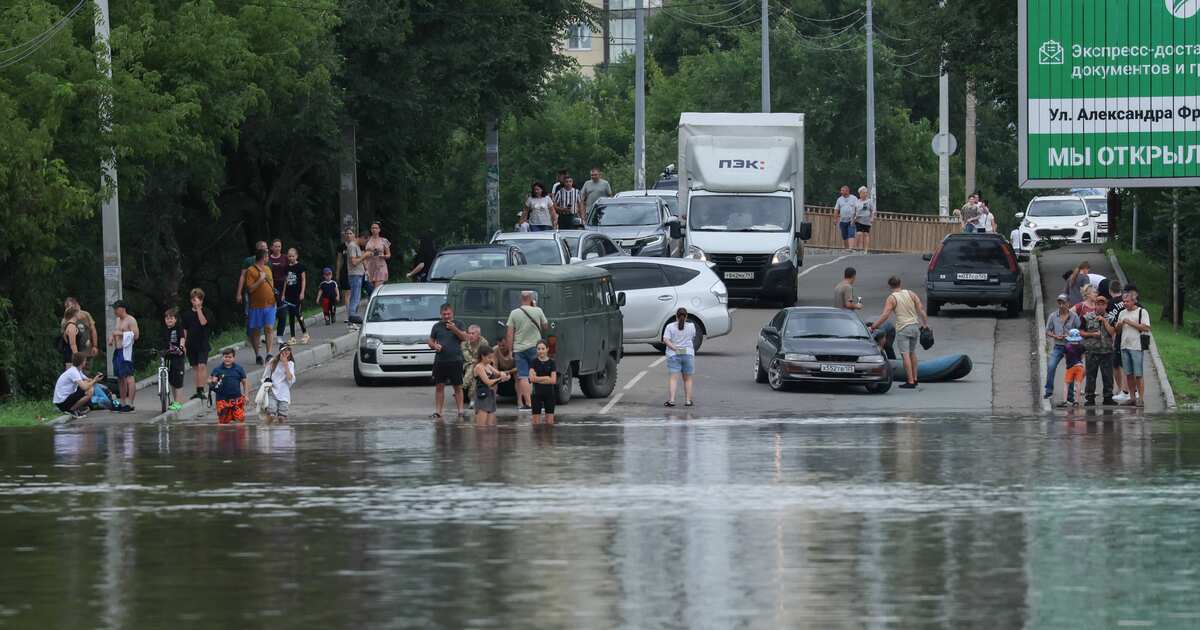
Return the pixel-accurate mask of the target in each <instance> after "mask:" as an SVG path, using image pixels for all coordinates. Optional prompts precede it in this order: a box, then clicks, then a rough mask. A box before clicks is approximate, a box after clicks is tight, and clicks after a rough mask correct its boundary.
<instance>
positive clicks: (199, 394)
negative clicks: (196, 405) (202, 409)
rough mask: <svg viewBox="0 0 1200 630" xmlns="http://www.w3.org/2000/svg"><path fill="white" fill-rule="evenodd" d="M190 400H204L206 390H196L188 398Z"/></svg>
mask: <svg viewBox="0 0 1200 630" xmlns="http://www.w3.org/2000/svg"><path fill="white" fill-rule="evenodd" d="M188 400H204V392H196V393H195V394H192V397H191V398H188Z"/></svg>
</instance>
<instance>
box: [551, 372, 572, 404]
mask: <svg viewBox="0 0 1200 630" xmlns="http://www.w3.org/2000/svg"><path fill="white" fill-rule="evenodd" d="M574 383H575V381H574V377H572V376H571V366H570V365H568V366H566V369H563V370H559V372H558V385H557V386H556V387H555V388H554V394H555V396H556V397H557V399H558V404H560V405H565V404H567V403H569V402H571V391H572V390H573V389H574V387H573V385H574Z"/></svg>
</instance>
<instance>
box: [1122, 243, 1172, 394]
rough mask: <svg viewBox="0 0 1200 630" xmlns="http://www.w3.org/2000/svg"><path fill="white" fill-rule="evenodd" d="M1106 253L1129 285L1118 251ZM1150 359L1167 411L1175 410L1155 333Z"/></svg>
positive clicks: (1151, 344)
mask: <svg viewBox="0 0 1200 630" xmlns="http://www.w3.org/2000/svg"><path fill="white" fill-rule="evenodd" d="M1106 253H1107V254H1108V262H1109V263H1110V264H1111V265H1112V268H1113V271H1114V272H1116V274H1117V280H1120V281H1121V286H1127V285H1128V284H1129V279H1128V278H1126V277H1125V270H1124V269H1121V261H1119V260H1117V255H1116V253H1114V252H1113V250H1111V249H1110V250H1108V251H1107V252H1106ZM1150 360H1151V361H1152V362H1153V363H1154V372H1155V373H1156V374H1157V376H1158V387H1159V389H1161V390H1162V395H1163V404H1164V405H1166V407H1167V411H1175V410H1176V409H1178V406H1177V405H1176V404H1175V390H1174V389H1171V379H1169V378H1167V366H1165V365H1163V362H1162V356H1160V355H1159V354H1158V340H1157V338H1156V337H1155V335H1154V334H1151V335H1150Z"/></svg>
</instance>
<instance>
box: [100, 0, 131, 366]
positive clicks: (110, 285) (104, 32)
mask: <svg viewBox="0 0 1200 630" xmlns="http://www.w3.org/2000/svg"><path fill="white" fill-rule="evenodd" d="M96 10H97V17H96V43H97V45H98V47H99V49H100V59H98V60H97V61H98V62H99V64H100V65H101V67H102V68H103V70H104V74H105V76H106V77H108V89H109V90H110V91H108V92H105V93H104V94H103V95H102V96H101V97H100V131H101V133H102V134H103V135H104V136H105V137H106V138H107V137H111V133H112V109H113V99H112V92H111V90H112V89H113V82H112V49H111V48H109V38H110V30H109V23H108V0H96ZM100 166H101V168H102V169H104V175H103V176H102V177H101V180H100V186H101V189H103V188H104V185H105V183H106V182H107V183H109V184H111V185H112V188H111V189H110V190H109V193H110V194H109V196H108V197H106V198H105V199H104V202H103V204H102V205H101V208H100V217H101V218H100V224H101V240H102V242H103V250H104V254H103V257H104V338H105V339H106V340H107V339H108V338H110V337H111V336H112V334H113V332H115V331H116V330H117V316H116V314H115V313H113V309H112V303H113V302H116V301H117V300H120V299H122V298H123V297H124V289H123V287H122V285H121V213H120V206H119V203H118V196H117V154H116V151H115V150H114V149H113V148H112V146H111V145H110V146H109V148H108V155H107V156H106V157H105V158H103V160H102V161H101V162H100ZM105 346H106V347H107V349H108V353H107V356H108V363H106V365H112V360H113V355H114V354H115V353H116V348H114V347H113V344H110V343H107V341H106V342H105Z"/></svg>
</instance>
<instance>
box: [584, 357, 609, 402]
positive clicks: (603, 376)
mask: <svg viewBox="0 0 1200 630" xmlns="http://www.w3.org/2000/svg"><path fill="white" fill-rule="evenodd" d="M616 387H617V360H616V359H614V358H612V355H611V354H610V355H608V356H606V357H604V369H603V370H601V371H599V372H594V373H592V374H587V375H585V376H581V377H579V388H580V389H582V390H583V395H584V396H587V397H588V398H607V397H608V396H609V395H610V394H612V393H613V390H614V389H616Z"/></svg>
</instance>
